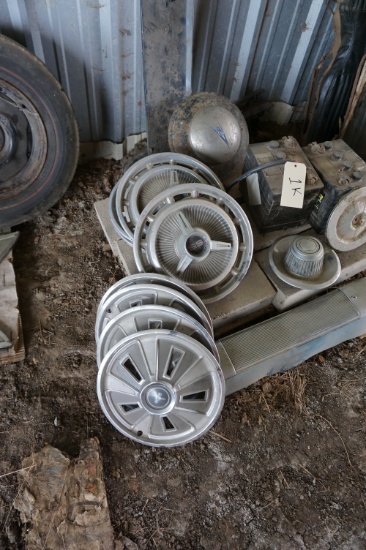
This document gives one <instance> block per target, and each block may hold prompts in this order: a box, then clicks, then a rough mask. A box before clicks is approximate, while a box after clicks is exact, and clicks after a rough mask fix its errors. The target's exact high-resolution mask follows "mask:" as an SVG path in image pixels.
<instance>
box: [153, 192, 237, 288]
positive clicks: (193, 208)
mask: <svg viewBox="0 0 366 550" xmlns="http://www.w3.org/2000/svg"><path fill="white" fill-rule="evenodd" d="M210 235H213V236H214V238H211V236H210ZM238 251H239V237H238V233H237V230H236V227H235V224H234V222H233V220H232V219H231V218H230V216H229V215H228V214H226V212H225V210H223V208H221V206H218V205H216V204H214V203H212V202H210V201H208V200H205V199H194V200H192V199H184V200H181V201H179V202H176V203H174V204H170V205H167V206H166V207H165V208H162V209H161V210H160V212H159V213H158V214H157V215H156V217H155V219H154V222H153V223H152V224H150V227H149V230H148V231H147V235H146V256H147V260H148V262H149V264H150V265H152V266H153V268H154V269H155V270H156V271H163V272H164V273H167V274H168V275H170V276H171V277H176V278H179V279H180V280H181V281H183V282H184V283H185V284H186V285H189V286H190V288H192V289H193V290H194V291H195V292H200V291H201V290H207V289H209V288H211V287H213V286H215V285H219V284H220V283H221V281H223V280H224V279H225V278H226V277H227V276H228V275H229V274H230V272H231V271H232V269H233V268H234V265H235V263H236V260H237V256H238Z"/></svg>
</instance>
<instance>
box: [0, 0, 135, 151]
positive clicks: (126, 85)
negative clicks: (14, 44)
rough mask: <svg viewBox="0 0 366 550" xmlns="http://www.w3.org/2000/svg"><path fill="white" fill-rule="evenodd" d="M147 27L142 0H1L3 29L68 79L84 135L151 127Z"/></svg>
mask: <svg viewBox="0 0 366 550" xmlns="http://www.w3.org/2000/svg"><path fill="white" fill-rule="evenodd" d="M140 29H141V22H140V2H139V0H0V31H1V32H2V33H4V34H6V35H8V36H10V37H11V38H14V39H15V40H17V41H18V42H20V43H22V44H24V45H25V46H26V47H27V48H29V50H30V51H32V52H34V53H35V54H36V55H37V56H38V57H39V58H40V59H42V61H44V62H45V63H46V65H47V66H48V68H49V69H50V70H51V71H52V72H53V74H54V75H55V77H56V78H57V79H58V80H59V81H60V82H61V84H62V86H63V88H64V89H65V91H66V93H67V94H68V96H69V98H70V100H71V102H72V104H73V107H74V110H75V113H76V116H77V120H78V124H79V129H80V137H81V141H101V140H111V141H115V142H121V141H122V140H123V139H124V138H125V137H126V136H128V135H130V134H136V133H140V132H142V131H143V130H145V128H146V119H145V107H144V94H143V78H142V49H141V30H140Z"/></svg>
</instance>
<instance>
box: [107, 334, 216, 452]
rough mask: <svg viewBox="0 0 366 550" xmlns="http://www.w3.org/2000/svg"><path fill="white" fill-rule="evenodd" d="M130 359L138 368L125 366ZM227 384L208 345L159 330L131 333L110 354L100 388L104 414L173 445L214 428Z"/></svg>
mask: <svg viewBox="0 0 366 550" xmlns="http://www.w3.org/2000/svg"><path fill="white" fill-rule="evenodd" d="M135 349H137V350H138V352H139V353H138V354H136V353H134V352H133V351H134V350H135ZM138 355H139V356H140V360H139V361H141V364H140V363H139V361H138V360H137V357H138ZM126 357H128V358H130V359H131V362H132V366H131V365H129V364H128V365H127V366H126V365H125V363H126ZM224 385H225V384H224V378H223V375H222V372H221V369H220V367H219V364H218V362H217V360H216V359H215V357H214V356H213V355H212V353H211V352H210V351H208V349H207V348H206V347H205V346H203V345H202V344H201V343H200V342H197V341H196V340H194V339H193V338H191V337H190V336H188V335H185V334H181V333H172V332H170V331H168V330H164V329H156V330H144V331H141V332H138V333H135V334H132V335H130V336H127V337H126V338H124V339H123V340H122V341H121V342H120V343H119V344H117V345H116V346H114V347H113V348H112V349H111V350H110V351H109V352H108V353H107V355H106V356H105V357H104V359H103V361H102V364H101V366H100V369H99V372H98V382H97V391H98V399H99V402H100V404H101V407H102V409H103V412H104V413H105V415H106V416H107V418H108V420H109V421H110V422H111V423H112V424H113V425H114V426H115V427H116V428H117V430H119V431H120V432H121V433H122V434H124V435H126V436H127V437H130V438H131V439H133V440H135V441H139V442H141V443H144V444H146V445H153V446H166V447H172V446H175V445H182V444H184V443H187V442H189V441H193V440H194V439H196V438H197V437H199V436H200V435H202V434H203V433H205V432H206V431H207V430H208V429H210V427H211V426H212V425H213V423H214V422H215V421H216V419H217V417H218V415H219V414H220V411H221V408H222V405H223V401H224V395H225V387H224Z"/></svg>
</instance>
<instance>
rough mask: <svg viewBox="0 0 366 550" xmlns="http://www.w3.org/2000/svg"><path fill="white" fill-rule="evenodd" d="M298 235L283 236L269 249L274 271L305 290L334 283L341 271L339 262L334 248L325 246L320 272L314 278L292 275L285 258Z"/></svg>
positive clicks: (320, 287) (321, 287)
mask: <svg viewBox="0 0 366 550" xmlns="http://www.w3.org/2000/svg"><path fill="white" fill-rule="evenodd" d="M296 239H298V235H291V236H289V237H284V238H282V239H279V240H278V241H277V242H275V243H274V244H273V245H272V246H271V248H270V250H269V263H270V266H271V268H272V269H273V271H274V273H275V274H276V275H277V277H279V278H280V279H281V280H282V281H284V282H285V283H287V284H289V285H290V286H294V287H296V288H301V289H305V290H321V289H323V288H327V287H329V286H330V285H332V284H334V283H335V282H336V280H337V279H338V277H339V275H340V273H341V263H340V261H339V258H338V256H337V254H336V253H335V252H334V250H331V249H328V248H325V249H324V256H323V265H322V269H321V271H320V273H319V274H318V276H317V277H315V278H310V279H309V278H306V277H304V276H299V275H294V274H293V273H290V272H289V271H288V270H287V267H286V264H285V258H286V255H287V254H288V250H289V248H290V247H291V246H292V244H293V242H294V241H295V240H296Z"/></svg>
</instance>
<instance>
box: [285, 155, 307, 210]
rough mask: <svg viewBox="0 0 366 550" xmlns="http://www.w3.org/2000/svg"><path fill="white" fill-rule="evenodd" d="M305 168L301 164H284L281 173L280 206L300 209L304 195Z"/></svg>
mask: <svg viewBox="0 0 366 550" xmlns="http://www.w3.org/2000/svg"><path fill="white" fill-rule="evenodd" d="M305 179H306V166H305V164H302V163H301V162H286V164H285V169H284V173H283V182H282V195H281V202H280V204H281V206H290V207H292V208H302V205H303V203H304V193H305Z"/></svg>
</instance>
